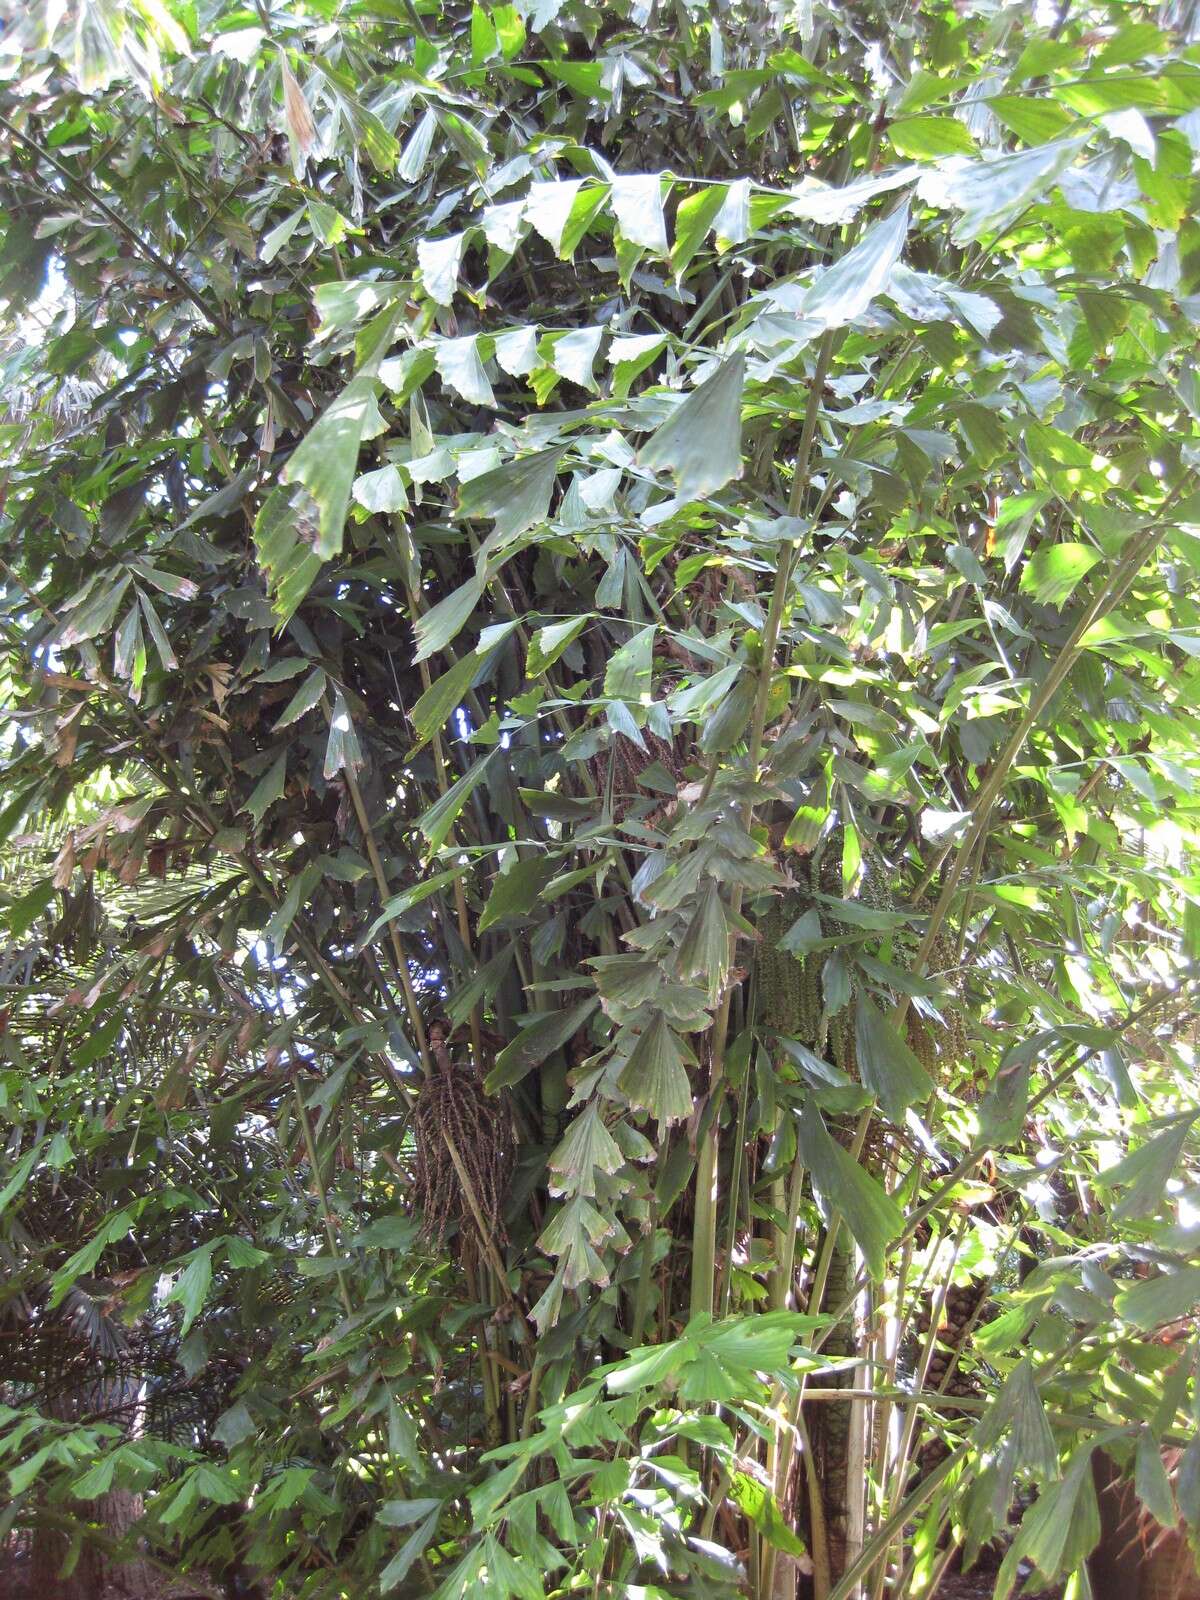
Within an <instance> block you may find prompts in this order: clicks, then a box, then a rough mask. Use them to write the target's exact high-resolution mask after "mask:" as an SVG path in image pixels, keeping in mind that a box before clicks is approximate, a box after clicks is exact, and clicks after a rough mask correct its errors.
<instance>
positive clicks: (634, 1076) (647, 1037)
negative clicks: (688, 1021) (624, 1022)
mask: <svg viewBox="0 0 1200 1600" xmlns="http://www.w3.org/2000/svg"><path fill="white" fill-rule="evenodd" d="M693 1059H694V1058H693V1057H692V1055H691V1052H690V1051H688V1050H686V1049H685V1047H684V1045H683V1043H682V1041H681V1040H680V1039H679V1038H678V1036H677V1035H676V1034H674V1033H673V1032H672V1031H671V1029H670V1028H669V1027H668V1025H667V1019H666V1017H665V1016H664V1015H663V1013H662V1012H661V1011H660V1012H658V1013H657V1014H656V1015H655V1017H654V1019H653V1021H652V1022H651V1023H650V1024H649V1026H648V1027H646V1028H644V1029H643V1030H642V1032H641V1034H640V1035H639V1037H638V1040H637V1043H636V1044H635V1045H634V1047H633V1049H632V1050H631V1051H630V1053H629V1059H628V1060H627V1061H626V1063H625V1065H624V1067H623V1068H622V1069H621V1075H620V1077H619V1078H618V1079H617V1086H618V1087H619V1089H620V1090H621V1093H622V1094H623V1095H624V1096H625V1097H626V1099H627V1100H628V1101H629V1103H630V1105H631V1106H633V1107H634V1109H635V1110H638V1111H647V1112H649V1114H650V1115H651V1116H652V1117H653V1118H654V1119H655V1120H656V1121H657V1122H659V1123H660V1124H666V1123H670V1122H682V1121H684V1119H685V1118H687V1117H690V1116H691V1114H692V1089H691V1084H690V1083H689V1082H688V1075H687V1068H686V1063H687V1062H690V1061H692V1060H693Z"/></svg>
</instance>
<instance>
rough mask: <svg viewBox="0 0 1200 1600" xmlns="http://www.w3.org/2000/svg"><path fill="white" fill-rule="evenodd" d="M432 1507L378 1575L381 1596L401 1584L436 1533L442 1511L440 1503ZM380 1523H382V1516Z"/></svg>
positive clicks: (435, 1502)
mask: <svg viewBox="0 0 1200 1600" xmlns="http://www.w3.org/2000/svg"><path fill="white" fill-rule="evenodd" d="M422 1503H423V1502H421V1501H411V1502H409V1504H411V1505H419V1504H422ZM389 1504H392V1505H395V1504H397V1502H396V1501H391V1502H389ZM433 1506H434V1509H433V1510H432V1511H429V1512H427V1513H426V1514H425V1515H424V1516H423V1517H422V1518H421V1520H420V1521H419V1522H418V1524H417V1526H416V1527H415V1528H414V1529H413V1531H412V1533H410V1534H409V1536H408V1538H407V1539H406V1540H405V1541H404V1543H403V1544H402V1545H401V1546H400V1548H399V1550H397V1552H396V1554H395V1555H394V1556H393V1557H392V1559H391V1560H390V1561H389V1562H388V1564H387V1565H386V1566H385V1567H384V1569H383V1571H382V1572H381V1573H380V1574H379V1591H380V1593H381V1594H390V1593H391V1591H392V1590H393V1589H395V1588H396V1587H397V1586H398V1585H399V1584H401V1583H403V1582H404V1580H405V1578H407V1577H408V1574H409V1572H410V1570H411V1569H412V1567H413V1565H414V1564H415V1563H416V1562H417V1561H418V1560H419V1559H420V1558H421V1556H422V1555H423V1554H424V1553H425V1548H426V1546H427V1545H428V1544H429V1541H430V1540H431V1539H432V1538H433V1536H434V1534H435V1533H436V1532H437V1525H438V1518H439V1517H440V1515H441V1510H442V1507H441V1501H434V1502H433ZM380 1521H383V1518H382V1516H381V1517H380Z"/></svg>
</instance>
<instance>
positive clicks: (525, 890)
mask: <svg viewBox="0 0 1200 1600" xmlns="http://www.w3.org/2000/svg"><path fill="white" fill-rule="evenodd" d="M558 870H559V862H558V861H557V860H556V859H555V858H554V857H552V856H546V855H538V856H530V857H528V858H527V859H526V860H524V861H516V862H514V863H513V865H512V866H511V867H509V868H508V870H507V871H506V872H501V873H500V874H499V875H498V876H497V877H496V878H494V879H493V881H492V889H491V893H490V894H489V895H488V898H487V904H486V905H485V906H484V908H483V910H482V912H481V913H480V917H479V931H480V933H486V932H487V930H488V929H489V928H491V927H494V926H495V924H496V923H497V922H504V921H507V920H508V919H509V918H510V917H524V916H527V915H528V914H529V912H530V911H532V910H533V908H534V906H535V905H536V904H537V901H538V898H539V896H540V895H541V893H542V890H543V889H544V888H545V887H546V885H547V884H548V883H549V882H550V879H551V878H553V877H554V876H555V874H556V873H557V872H558Z"/></svg>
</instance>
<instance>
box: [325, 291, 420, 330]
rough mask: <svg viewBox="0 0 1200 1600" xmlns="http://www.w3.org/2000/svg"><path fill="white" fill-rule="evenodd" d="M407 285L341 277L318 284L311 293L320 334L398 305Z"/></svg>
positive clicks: (349, 324) (350, 325)
mask: <svg viewBox="0 0 1200 1600" xmlns="http://www.w3.org/2000/svg"><path fill="white" fill-rule="evenodd" d="M406 288H407V286H406V285H405V284H403V283H377V282H375V281H374V280H372V279H368V278H340V279H338V280H337V281H336V282H333V283H319V284H317V285H316V287H315V288H314V289H313V292H312V296H313V305H314V306H315V307H316V312H317V317H318V319H319V323H320V326H319V328H318V332H317V337H318V338H319V339H325V338H327V337H328V336H329V335H330V334H331V333H340V332H341V331H342V330H343V329H345V328H352V327H353V326H354V324H355V323H356V322H361V321H362V320H363V318H364V317H373V316H374V315H375V314H376V312H379V311H383V310H384V309H385V308H386V307H388V306H391V305H395V304H396V303H397V301H399V299H400V298H401V296H402V295H403V294H404V293H405V292H406Z"/></svg>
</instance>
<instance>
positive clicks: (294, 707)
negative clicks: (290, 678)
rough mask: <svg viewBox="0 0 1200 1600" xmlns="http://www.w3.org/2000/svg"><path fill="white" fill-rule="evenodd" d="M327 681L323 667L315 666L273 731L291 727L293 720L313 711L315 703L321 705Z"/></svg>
mask: <svg viewBox="0 0 1200 1600" xmlns="http://www.w3.org/2000/svg"><path fill="white" fill-rule="evenodd" d="M327 682H328V679H327V678H326V676H325V674H324V672H323V671H322V669H321V668H320V667H314V668H313V670H312V671H311V672H310V673H309V675H308V677H307V678H305V680H304V682H303V683H302V684H301V685H300V687H299V688H298V689H297V690H296V692H295V694H293V696H292V698H291V699H290V700H289V701H288V703H287V705H286V706H284V708H283V710H282V711H281V712H280V714H279V717H278V719H277V720H276V722H275V725H274V727H273V728H272V729H271V732H272V733H278V732H279V730H280V728H288V727H290V726H291V725H292V723H293V722H298V721H299V720H300V718H301V717H303V716H305V715H306V714H307V713H308V712H309V711H311V710H312V708H313V707H314V706H315V705H319V704H320V700H321V696H322V695H323V694H324V693H325V685H326V683H327Z"/></svg>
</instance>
